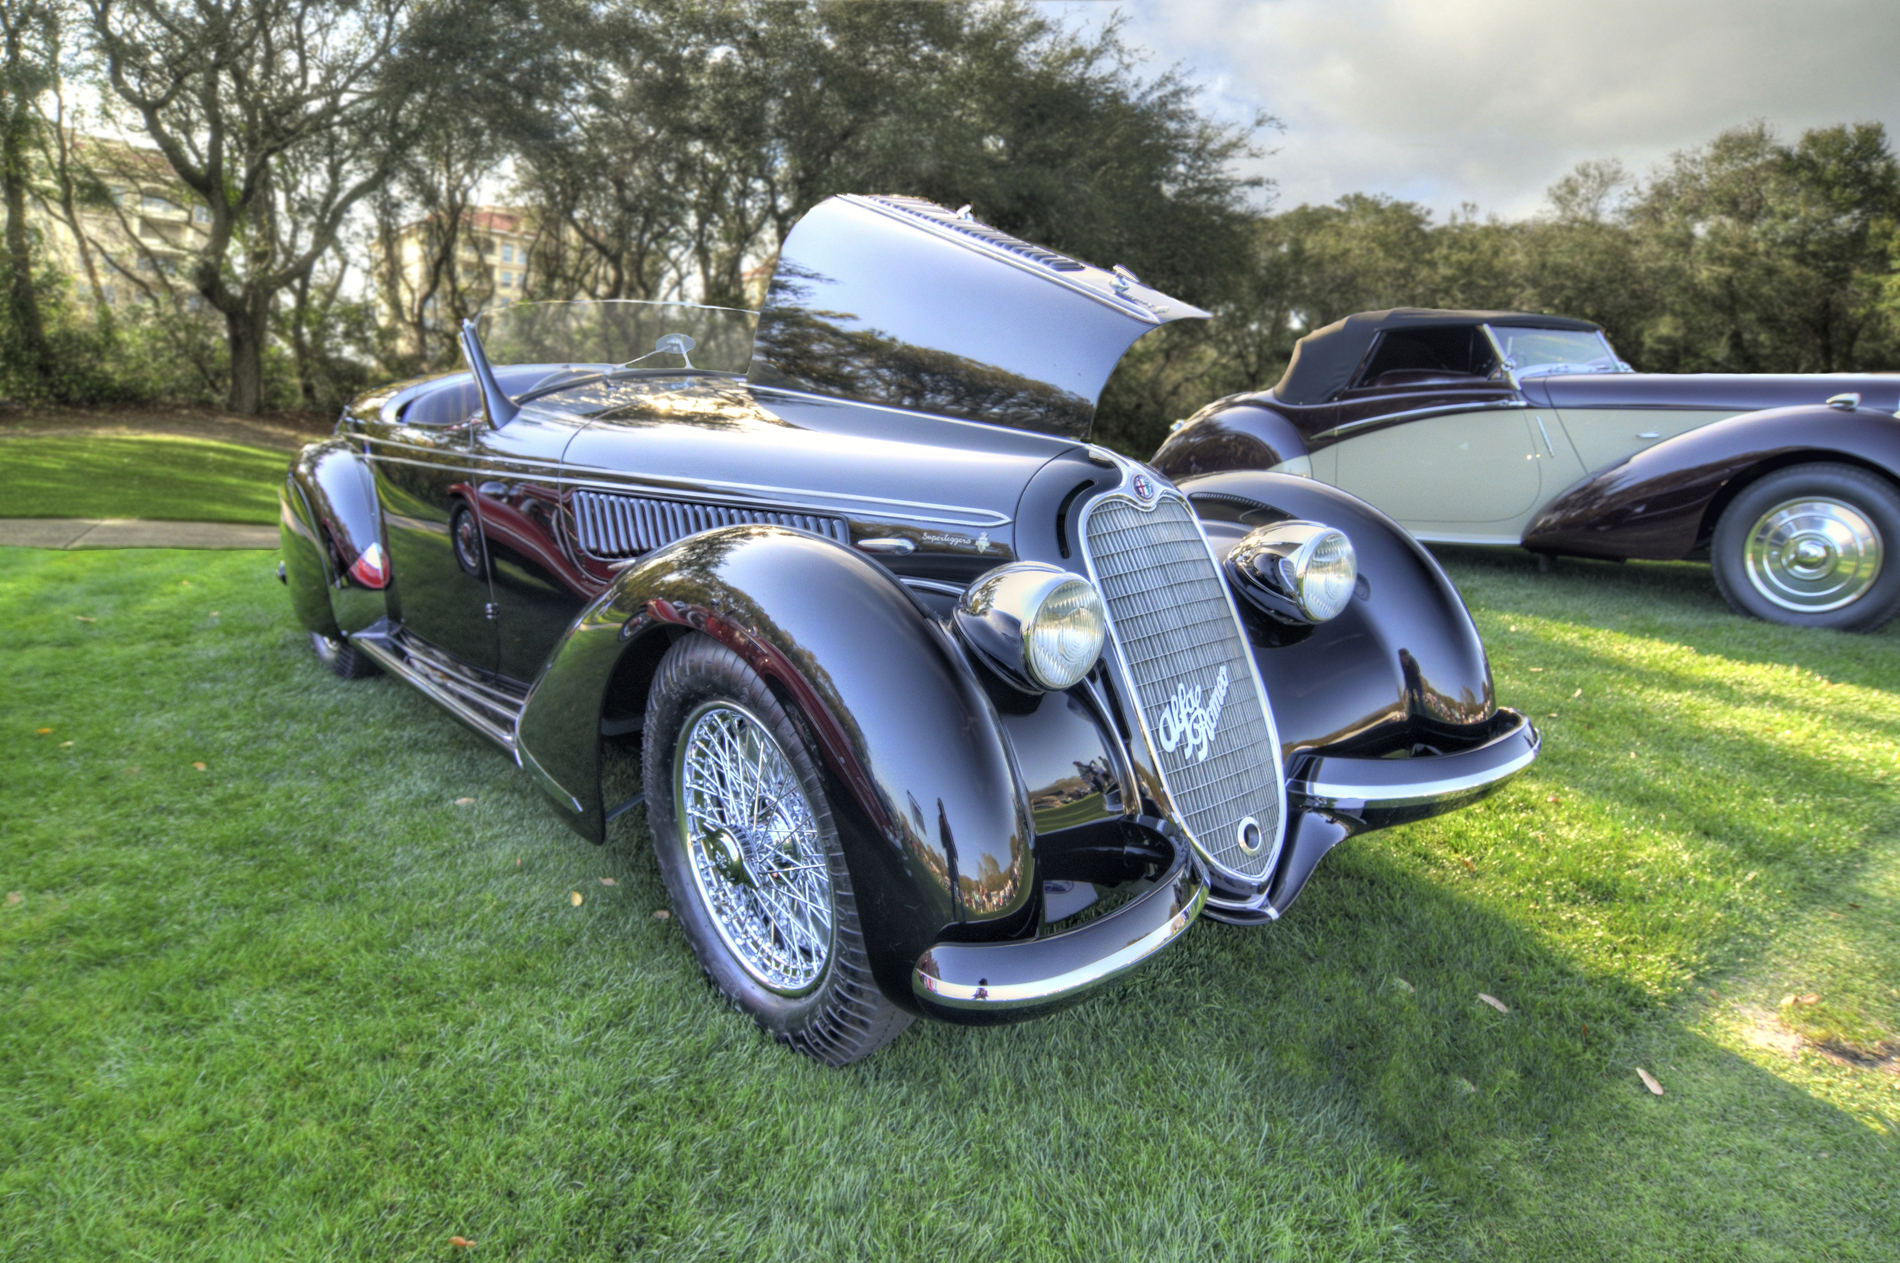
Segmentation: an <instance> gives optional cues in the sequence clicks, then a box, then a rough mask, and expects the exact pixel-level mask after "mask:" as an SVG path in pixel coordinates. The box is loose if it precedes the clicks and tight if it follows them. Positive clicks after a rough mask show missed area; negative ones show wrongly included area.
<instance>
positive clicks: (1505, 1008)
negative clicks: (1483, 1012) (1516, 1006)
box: [1478, 991, 1511, 1013]
mask: <svg viewBox="0 0 1900 1263" xmlns="http://www.w3.org/2000/svg"><path fill="white" fill-rule="evenodd" d="M1478 998H1479V999H1480V1000H1483V1001H1484V1002H1485V1003H1486V1004H1488V1005H1490V1006H1491V1007H1492V1008H1494V1009H1496V1010H1497V1011H1498V1012H1500V1013H1509V1012H1510V1011H1511V1006H1510V1005H1508V1004H1506V1003H1505V1002H1504V1001H1502V1000H1500V999H1498V998H1497V997H1496V996H1494V995H1486V994H1485V993H1484V992H1482V991H1480V992H1479V993H1478Z"/></svg>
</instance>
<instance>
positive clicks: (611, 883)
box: [600, 877, 620, 886]
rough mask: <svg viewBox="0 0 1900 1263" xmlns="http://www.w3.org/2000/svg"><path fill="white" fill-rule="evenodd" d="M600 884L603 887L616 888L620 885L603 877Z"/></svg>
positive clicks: (609, 878) (611, 879)
mask: <svg viewBox="0 0 1900 1263" xmlns="http://www.w3.org/2000/svg"><path fill="white" fill-rule="evenodd" d="M600 884H601V885H603V886H618V885H619V884H620V883H619V882H617V881H615V880H614V879H613V878H611V877H603V878H601V879H600Z"/></svg>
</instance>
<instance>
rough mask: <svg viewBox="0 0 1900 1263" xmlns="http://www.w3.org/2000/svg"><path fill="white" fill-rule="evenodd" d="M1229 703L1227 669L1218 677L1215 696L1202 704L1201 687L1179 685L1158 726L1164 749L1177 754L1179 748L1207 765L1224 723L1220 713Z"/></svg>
mask: <svg viewBox="0 0 1900 1263" xmlns="http://www.w3.org/2000/svg"><path fill="white" fill-rule="evenodd" d="M1226 701H1227V668H1226V667H1222V668H1221V669H1220V674H1219V675H1218V676H1216V677H1214V692H1213V694H1212V695H1211V696H1210V697H1209V698H1208V699H1207V704H1206V705H1205V706H1203V705H1202V704H1201V686H1200V685H1198V684H1197V685H1195V686H1194V687H1193V688H1189V687H1188V686H1187V684H1186V682H1185V681H1183V682H1182V683H1180V684H1177V685H1175V688H1174V696H1173V697H1171V698H1169V699H1168V704H1167V705H1166V706H1164V707H1162V708H1161V717H1160V718H1159V719H1158V720H1157V721H1156V722H1155V736H1157V737H1158V738H1160V740H1161V748H1162V749H1163V750H1166V751H1167V752H1168V753H1169V754H1173V753H1174V751H1175V748H1176V747H1180V748H1181V750H1182V752H1183V753H1185V754H1186V755H1187V756H1188V757H1189V758H1191V759H1193V760H1194V761H1195V762H1197V763H1200V762H1204V761H1205V760H1206V759H1207V752H1208V750H1209V748H1211V747H1212V746H1213V744H1214V728H1215V726H1216V725H1218V724H1219V723H1220V711H1221V707H1222V705H1224V704H1225V703H1226Z"/></svg>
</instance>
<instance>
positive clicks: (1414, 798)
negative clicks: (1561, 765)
mask: <svg viewBox="0 0 1900 1263" xmlns="http://www.w3.org/2000/svg"><path fill="white" fill-rule="evenodd" d="M1542 748H1543V742H1542V741H1541V740H1540V741H1536V742H1533V743H1532V744H1531V746H1530V748H1529V749H1527V750H1525V751H1524V752H1523V753H1522V754H1519V755H1517V756H1516V757H1515V758H1512V759H1509V760H1507V761H1506V762H1504V763H1501V764H1499V765H1498V766H1496V767H1490V768H1485V769H1483V770H1482V771H1477V772H1471V773H1467V774H1466V775H1464V776H1449V777H1446V778H1444V779H1442V780H1436V781H1421V782H1418V783H1417V784H1413V785H1349V784H1345V783H1342V782H1338V781H1304V780H1296V781H1294V782H1292V783H1291V784H1290V785H1288V787H1287V788H1288V790H1289V792H1291V793H1292V794H1294V795H1296V796H1298V797H1300V798H1301V799H1303V800H1304V803H1303V808H1304V809H1305V810H1308V811H1311V810H1314V809H1316V808H1317V809H1320V810H1325V809H1328V808H1332V807H1340V806H1345V805H1348V804H1352V805H1360V804H1363V805H1364V806H1365V807H1366V808H1367V809H1385V808H1392V807H1423V806H1427V805H1429V804H1431V803H1437V802H1444V801H1445V800H1447V799H1451V798H1458V797H1461V796H1463V795H1465V794H1468V793H1470V792H1471V791H1472V790H1475V789H1483V788H1485V787H1487V786H1492V785H1497V784H1499V783H1500V782H1502V781H1507V780H1509V779H1510V778H1511V777H1513V776H1516V775H1517V774H1518V773H1519V772H1522V771H1523V770H1524V769H1525V768H1527V767H1529V766H1530V765H1531V764H1532V763H1535V762H1536V761H1537V754H1538V751H1539V750H1541V749H1542ZM1419 762H1422V763H1426V762H1430V760H1429V759H1421V760H1419Z"/></svg>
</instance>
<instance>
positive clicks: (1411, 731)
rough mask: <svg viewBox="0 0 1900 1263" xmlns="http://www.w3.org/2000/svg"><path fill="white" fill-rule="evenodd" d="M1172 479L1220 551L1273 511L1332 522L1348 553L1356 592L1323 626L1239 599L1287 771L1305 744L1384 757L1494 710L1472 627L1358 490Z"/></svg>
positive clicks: (1279, 480) (1459, 602)
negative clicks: (1353, 557) (1298, 623)
mask: <svg viewBox="0 0 1900 1263" xmlns="http://www.w3.org/2000/svg"><path fill="white" fill-rule="evenodd" d="M1177 485H1178V486H1179V487H1180V488H1181V490H1183V491H1185V492H1186V493H1187V494H1188V497H1189V499H1190V500H1191V501H1192V502H1193V503H1194V506H1195V509H1196V511H1197V512H1198V513H1199V514H1200V516H1201V520H1202V525H1203V526H1204V527H1205V528H1206V530H1207V533H1208V538H1209V540H1210V541H1211V542H1212V543H1213V544H1214V547H1215V550H1216V551H1217V552H1218V553H1220V554H1221V555H1222V556H1223V557H1225V555H1226V553H1227V551H1228V550H1230V549H1231V548H1232V547H1233V546H1234V545H1235V544H1236V543H1238V542H1239V541H1240V539H1241V538H1242V537H1243V536H1244V535H1245V534H1246V533H1247V532H1248V531H1250V530H1252V529H1253V528H1254V527H1256V526H1262V525H1265V524H1266V523H1268V522H1272V521H1275V520H1279V519H1282V518H1301V519H1305V520H1307V521H1314V522H1323V523H1325V524H1326V525H1327V526H1332V527H1337V528H1338V529H1340V530H1342V531H1344V532H1345V533H1346V535H1347V537H1348V538H1349V539H1351V540H1352V546H1353V550H1354V552H1355V553H1357V554H1358V558H1359V589H1358V593H1357V594H1356V596H1355V597H1354V599H1353V600H1351V601H1349V602H1348V603H1347V605H1346V609H1345V611H1344V612H1342V613H1341V614H1340V615H1339V616H1338V617H1336V618H1334V619H1332V620H1331V621H1330V622H1325V623H1321V624H1319V625H1318V626H1317V627H1313V628H1311V629H1310V630H1309V629H1306V628H1285V627H1281V626H1277V625H1274V624H1273V623H1272V622H1271V620H1269V619H1267V618H1266V617H1265V616H1264V615H1259V616H1256V615H1254V614H1253V613H1252V611H1251V609H1250V608H1249V607H1248V606H1247V604H1246V602H1245V601H1240V602H1239V603H1240V604H1241V606H1242V608H1243V609H1247V610H1248V617H1249V621H1250V630H1251V631H1252V632H1253V633H1254V660H1255V661H1256V662H1257V663H1258V664H1259V667H1260V677H1261V681H1262V682H1263V683H1264V684H1265V685H1266V686H1267V694H1268V696H1269V697H1270V698H1271V700H1272V702H1273V715H1274V722H1275V723H1276V724H1277V725H1278V726H1279V730H1280V741H1281V745H1282V748H1283V750H1284V753H1285V756H1286V759H1287V766H1288V768H1289V769H1291V768H1293V767H1294V766H1295V765H1296V764H1297V763H1299V762H1300V761H1301V760H1302V758H1303V756H1304V755H1306V754H1307V753H1309V752H1312V751H1317V750H1326V751H1333V752H1339V753H1347V752H1353V753H1367V754H1383V753H1386V752H1387V748H1388V747H1389V748H1390V750H1401V749H1408V748H1409V747H1410V746H1412V745H1415V744H1425V745H1430V744H1432V743H1433V742H1434V739H1435V738H1440V737H1444V738H1451V739H1469V738H1471V737H1473V736H1475V735H1476V734H1478V733H1480V732H1482V731H1483V730H1484V729H1485V727H1486V726H1487V725H1488V724H1489V723H1490V722H1491V720H1492V717H1493V716H1494V715H1495V714H1496V711H1497V706H1496V699H1495V696H1494V694H1493V691H1492V685H1491V665H1490V662H1489V660H1488V659H1487V658H1486V657H1485V652H1484V643H1483V642H1482V641H1481V640H1480V639H1479V638H1478V629H1477V627H1476V626H1475V625H1473V623H1472V621H1471V615H1470V613H1469V612H1468V611H1467V610H1466V609H1465V603H1464V601H1463V599H1462V598H1460V597H1459V595H1458V590H1457V589H1456V588H1455V587H1453V586H1452V583H1451V580H1450V579H1449V578H1447V577H1446V576H1445V572H1444V571H1443V570H1442V569H1441V568H1440V567H1439V565H1438V562H1437V561H1436V560H1434V559H1433V557H1432V556H1431V554H1430V553H1428V552H1426V551H1425V550H1424V548H1422V547H1421V546H1420V545H1419V544H1418V542H1417V541H1416V540H1414V539H1413V538H1412V537H1411V536H1410V535H1408V534H1407V533H1406V532H1405V530H1404V529H1403V528H1402V527H1400V526H1399V525H1398V523H1396V522H1394V521H1393V520H1392V519H1391V518H1389V517H1387V516H1386V515H1385V514H1383V513H1381V512H1379V511H1378V510H1377V509H1375V508H1373V507H1372V506H1371V505H1369V504H1367V503H1366V502H1365V501H1363V500H1361V499H1359V498H1357V497H1356V496H1352V495H1349V494H1347V493H1346V492H1344V491H1340V490H1339V489H1337V488H1335V487H1329V486H1327V485H1326V484H1324V483H1320V482H1315V481H1313V480H1312V479H1310V478H1298V477H1294V476H1291V475H1287V474H1269V473H1257V472H1234V473H1224V474H1213V475H1210V476H1207V477H1202V478H1188V479H1184V480H1182V481H1181V482H1180V483H1178V484H1177Z"/></svg>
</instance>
